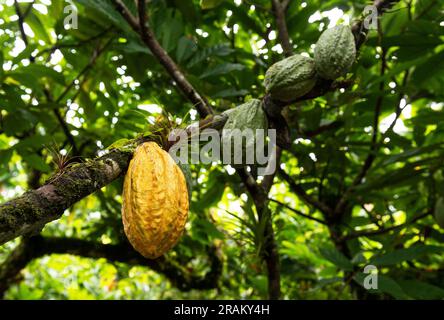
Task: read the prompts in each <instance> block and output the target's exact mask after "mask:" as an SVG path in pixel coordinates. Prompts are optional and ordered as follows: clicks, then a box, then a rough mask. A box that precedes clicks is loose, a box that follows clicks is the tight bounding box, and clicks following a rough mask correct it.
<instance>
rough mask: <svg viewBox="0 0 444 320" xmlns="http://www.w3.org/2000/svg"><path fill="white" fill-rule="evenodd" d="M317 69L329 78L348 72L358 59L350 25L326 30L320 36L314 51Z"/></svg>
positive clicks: (325, 77)
mask: <svg viewBox="0 0 444 320" xmlns="http://www.w3.org/2000/svg"><path fill="white" fill-rule="evenodd" d="M314 59H315V64H316V71H317V72H318V74H319V75H320V76H321V77H322V78H324V79H328V80H334V79H337V78H339V77H342V76H344V75H346V74H347V72H348V71H349V70H350V68H351V67H352V65H353V63H354V62H355V59H356V44H355V38H354V36H353V33H352V31H351V29H350V27H348V26H336V27H334V28H331V29H327V30H325V31H324V32H323V33H322V34H321V36H320V37H319V40H318V42H317V43H316V47H315V51H314Z"/></svg>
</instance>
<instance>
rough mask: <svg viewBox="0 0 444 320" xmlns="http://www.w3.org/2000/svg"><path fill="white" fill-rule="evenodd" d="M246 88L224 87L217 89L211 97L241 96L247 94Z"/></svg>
mask: <svg viewBox="0 0 444 320" xmlns="http://www.w3.org/2000/svg"><path fill="white" fill-rule="evenodd" d="M249 93H250V92H249V91H248V90H236V89H233V88H231V89H226V90H222V91H219V92H217V93H215V94H213V95H212V97H213V98H231V97H243V96H246V95H247V94H249Z"/></svg>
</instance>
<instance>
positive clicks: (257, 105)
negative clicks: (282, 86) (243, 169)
mask: <svg viewBox="0 0 444 320" xmlns="http://www.w3.org/2000/svg"><path fill="white" fill-rule="evenodd" d="M226 114H227V115H228V120H227V122H226V123H225V126H224V128H223V130H222V147H223V148H226V147H227V146H231V165H233V166H236V165H238V166H243V165H245V164H253V163H246V160H247V155H249V156H252V160H253V161H251V162H254V161H255V154H253V153H252V151H255V147H256V142H257V139H258V138H261V137H260V136H259V132H258V130H263V131H262V132H263V133H264V134H263V137H264V138H265V137H266V135H267V130H268V120H267V116H266V114H265V111H264V109H263V107H262V101H261V100H258V99H252V100H250V101H248V102H246V103H244V104H242V105H240V106H238V107H237V108H235V109H232V110H229V112H227V113H226ZM247 129H250V130H251V131H250V132H251V135H247V134H246V133H247V132H246V130H247ZM239 131H240V132H239ZM241 133H244V134H246V135H245V138H246V141H242V149H240V148H238V146H236V145H234V148H233V142H235V141H236V140H237V139H239V137H240V134H241ZM239 149H240V150H239ZM233 151H238V152H240V153H241V155H242V163H238V162H236V161H235V159H236V156H240V154H239V153H238V154H236V153H235V152H233Z"/></svg>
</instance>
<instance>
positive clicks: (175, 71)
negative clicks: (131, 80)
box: [114, 0, 214, 118]
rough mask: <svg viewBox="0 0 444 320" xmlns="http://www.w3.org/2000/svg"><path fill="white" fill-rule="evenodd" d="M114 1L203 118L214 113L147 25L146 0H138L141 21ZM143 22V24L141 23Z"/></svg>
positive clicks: (117, 0)
mask: <svg viewBox="0 0 444 320" xmlns="http://www.w3.org/2000/svg"><path fill="white" fill-rule="evenodd" d="M114 3H115V5H116V7H117V9H118V11H119V12H120V13H121V14H122V16H123V17H124V18H125V19H126V21H127V22H128V23H129V25H130V26H131V27H132V28H133V30H134V31H136V32H137V33H139V35H140V37H141V39H142V40H143V42H144V43H145V44H146V45H147V47H148V48H149V49H150V50H151V52H152V53H153V55H154V56H155V57H156V58H157V59H158V60H159V62H160V63H161V64H162V66H163V67H164V68H165V70H166V71H167V72H168V74H169V75H170V76H171V77H172V78H173V80H174V81H175V82H176V84H177V87H178V88H179V89H180V91H181V92H182V93H183V94H184V95H185V96H186V97H187V98H188V100H190V101H191V103H193V104H194V105H195V107H196V109H197V111H198V112H199V115H200V116H201V117H202V118H205V117H207V116H209V115H212V114H214V112H213V110H212V108H211V107H210V105H209V103H208V101H207V100H206V99H205V98H204V97H203V96H201V95H200V94H199V93H198V92H197V90H196V89H195V88H194V87H193V86H192V84H191V83H190V82H189V81H188V80H187V78H186V77H185V75H184V74H183V73H182V71H181V70H180V69H179V67H178V66H177V64H176V63H175V62H174V61H173V59H172V58H171V57H170V56H169V55H168V53H167V52H166V51H165V49H163V48H162V46H161V45H160V43H159V42H158V41H157V39H156V37H155V35H154V33H153V31H152V30H151V28H149V27H148V26H147V22H148V17H147V15H146V5H145V1H144V0H139V1H138V8H139V16H140V17H139V21H138V20H137V19H136V18H135V17H134V16H133V15H132V14H131V12H129V10H128V8H126V6H125V4H124V3H123V2H122V1H120V0H114ZM140 23H142V25H141V24H140Z"/></svg>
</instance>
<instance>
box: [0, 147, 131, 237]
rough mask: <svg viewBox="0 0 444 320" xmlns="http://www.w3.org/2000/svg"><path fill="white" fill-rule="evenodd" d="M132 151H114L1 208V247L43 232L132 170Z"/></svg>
mask: <svg viewBox="0 0 444 320" xmlns="http://www.w3.org/2000/svg"><path fill="white" fill-rule="evenodd" d="M131 156H132V154H131V153H130V152H121V151H118V150H114V151H111V152H110V153H109V154H107V155H105V156H103V157H100V158H98V159H97V160H94V161H89V162H86V163H79V164H75V165H73V166H71V167H70V168H68V169H66V170H65V171H64V172H59V173H58V174H56V175H55V177H54V178H53V179H52V180H50V181H49V182H48V183H47V184H45V185H43V186H42V187H40V188H38V189H36V190H32V191H28V192H26V193H25V194H24V195H22V196H21V197H18V198H16V199H14V200H11V201H9V202H7V203H5V204H3V205H1V206H0V245H2V244H4V243H6V242H8V241H10V240H12V239H14V238H16V237H18V236H20V235H25V234H29V233H35V232H38V231H40V230H41V229H42V228H43V227H44V226H45V224H47V223H48V222H51V221H53V220H56V219H59V218H60V217H61V216H62V214H63V212H64V211H65V210H66V209H68V208H69V207H71V206H72V205H73V204H75V203H76V202H78V201H79V200H81V199H83V198H85V197H86V196H88V195H90V194H92V193H93V192H94V191H96V190H99V189H101V188H102V187H104V186H106V185H108V184H109V183H111V182H113V181H114V180H116V179H117V178H118V177H119V176H121V175H122V174H123V173H124V172H126V170H127V168H128V163H129V161H130V159H131Z"/></svg>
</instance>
